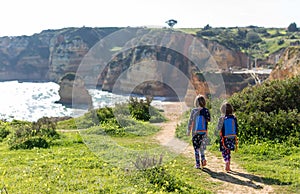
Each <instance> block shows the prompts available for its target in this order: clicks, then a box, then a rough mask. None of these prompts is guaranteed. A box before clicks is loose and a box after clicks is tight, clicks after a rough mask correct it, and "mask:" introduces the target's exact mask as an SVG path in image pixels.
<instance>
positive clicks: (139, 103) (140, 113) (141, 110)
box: [128, 97, 152, 121]
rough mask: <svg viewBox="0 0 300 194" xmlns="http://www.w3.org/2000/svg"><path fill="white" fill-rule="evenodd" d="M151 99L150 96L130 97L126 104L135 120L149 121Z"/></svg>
mask: <svg viewBox="0 0 300 194" xmlns="http://www.w3.org/2000/svg"><path fill="white" fill-rule="evenodd" d="M151 101H152V99H150V98H146V100H144V99H140V100H139V99H138V98H134V97H130V98H129V102H128V104H129V112H130V114H131V116H132V117H133V118H135V119H137V120H142V121H149V120H150V118H151V116H150V111H149V108H150V104H151Z"/></svg>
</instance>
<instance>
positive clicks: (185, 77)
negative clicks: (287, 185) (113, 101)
mask: <svg viewBox="0 0 300 194" xmlns="http://www.w3.org/2000/svg"><path fill="white" fill-rule="evenodd" d="M119 31H123V33H122V34H121V35H120V34H118V32H119ZM100 40H101V41H102V40H105V41H103V42H101V41H100ZM99 44H100V45H101V46H102V47H103V45H107V44H108V46H107V48H108V49H106V50H101V53H97V57H99V56H100V60H99V58H98V59H97V60H98V61H93V62H92V64H89V65H87V66H85V67H84V70H83V71H86V72H84V73H87V74H86V75H83V76H82V77H83V79H84V81H85V83H84V84H85V85H86V86H89V85H92V86H94V85H96V86H97V87H98V88H101V89H103V90H107V91H116V92H119V93H123V92H124V93H137V94H144V95H155V96H165V97H170V98H174V97H175V98H182V97H183V96H185V95H186V94H187V93H188V90H190V89H191V90H194V91H196V92H197V93H204V94H213V95H220V92H219V90H220V88H221V87H224V85H216V86H213V87H211V86H210V87H209V85H210V83H212V82H216V81H215V80H209V79H210V78H212V77H213V76H207V75H208V74H206V73H205V72H215V73H216V74H215V76H214V77H217V78H216V80H217V81H218V80H219V81H222V80H227V81H225V82H226V83H225V85H226V93H227V94H231V93H233V92H235V91H239V90H241V89H242V88H243V87H245V86H246V85H248V84H252V83H253V82H254V81H253V79H252V80H251V76H250V75H243V76H240V77H239V79H237V80H239V81H237V82H232V81H230V80H236V76H237V75H231V74H229V75H226V76H227V77H231V76H232V78H226V79H223V75H224V74H222V72H228V70H229V69H231V68H232V69H242V68H246V67H247V64H248V56H247V55H246V54H244V53H242V52H241V51H235V50H231V49H228V48H227V47H225V46H223V45H220V44H219V43H218V42H216V41H209V40H205V39H202V38H200V37H197V36H193V35H187V34H184V33H182V32H175V31H173V30H170V29H147V28H87V27H82V28H65V29H59V30H45V31H42V32H41V33H38V34H34V35H33V36H20V37H1V38H0V81H6V80H20V81H54V82H57V83H58V82H59V81H60V80H61V78H62V77H63V76H64V75H65V74H66V73H69V72H74V73H76V72H78V69H79V66H80V65H82V61H83V59H84V58H86V55H87V54H88V53H89V52H90V51H91V50H92V48H94V47H95V46H96V47H97V45H98V47H99ZM101 46H100V47H101ZM94 50H96V49H94ZM106 55H107V56H109V57H107V56H106ZM103 56H105V57H103ZM101 57H103V58H101ZM110 57H111V58H110ZM104 58H105V60H107V61H106V63H105V64H104V65H102V67H98V66H101V65H99V64H100V63H101V62H99V61H101V60H102V61H105V60H104ZM101 68H102V69H101ZM99 70H101V71H99ZM83 71H80V72H79V74H80V73H82V72H83ZM197 72H198V73H197ZM217 72H219V73H217ZM199 73H200V74H202V75H204V77H205V79H204V80H202V81H201V79H200V78H199V75H200V74H199ZM203 73H204V74H203ZM205 75H206V76H205ZM95 76H96V81H95ZM220 78H221V79H222V80H220ZM240 78H242V79H240ZM228 80H229V81H228ZM206 82H208V83H206ZM190 84H191V85H190ZM187 88H189V89H187ZM228 88H229V90H228ZM62 93H63V92H62ZM65 99H67V98H65Z"/></svg>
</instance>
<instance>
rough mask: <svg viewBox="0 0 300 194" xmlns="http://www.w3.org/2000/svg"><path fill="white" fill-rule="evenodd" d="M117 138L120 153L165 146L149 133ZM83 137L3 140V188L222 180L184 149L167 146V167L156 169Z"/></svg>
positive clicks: (63, 189) (135, 188) (201, 189)
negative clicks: (41, 143)
mask: <svg viewBox="0 0 300 194" xmlns="http://www.w3.org/2000/svg"><path fill="white" fill-rule="evenodd" d="M113 141H115V142H116V143H117V144H118V145H119V146H117V147H115V148H117V149H115V150H113V151H114V154H116V155H117V154H121V153H122V152H123V151H124V149H120V147H123V148H126V149H127V150H139V149H140V150H149V148H151V149H152V148H153V146H154V147H155V148H156V149H157V150H163V149H162V148H160V147H159V146H158V145H157V144H155V142H152V141H147V139H146V137H141V138H140V139H139V138H137V139H135V138H133V137H126V138H123V139H122V138H120V137H118V138H114V139H113ZM82 142H83V141H82V140H81V136H80V135H79V134H78V133H63V134H62V138H61V139H59V140H56V142H54V144H53V146H52V147H51V148H49V149H32V150H9V149H8V147H7V145H6V144H5V142H2V143H1V144H0V152H1V158H0V190H1V189H3V188H4V187H5V189H6V190H7V191H8V193H147V192H150V193H160V191H162V192H161V193H168V192H167V189H171V190H172V189H174V190H173V193H176V191H179V190H178V189H180V190H181V192H182V193H211V192H209V190H212V191H213V190H214V187H215V186H216V185H218V184H216V183H210V182H209V181H207V180H206V179H207V178H208V175H207V174H205V173H204V172H201V171H199V170H197V169H194V168H193V164H194V161H191V160H190V159H187V158H185V157H182V156H180V155H178V156H173V157H172V155H171V153H170V152H169V153H168V154H169V156H168V157H169V159H167V158H165V157H167V152H165V153H166V154H165V155H164V157H163V160H164V162H163V164H162V165H161V168H162V170H163V172H164V173H162V174H154V175H153V170H136V169H135V168H124V166H118V165H116V164H117V163H114V161H115V158H114V155H113V154H111V151H112V150H111V149H107V150H106V153H105V152H104V151H105V150H102V151H103V153H102V154H107V155H109V154H111V158H103V157H101V154H100V155H99V153H95V152H93V151H92V149H91V148H90V147H89V146H87V145H86V144H84V143H82ZM97 155H98V156H99V157H97ZM142 156H143V157H144V156H145V155H142ZM146 157H149V158H152V156H150V155H148V156H146ZM132 159H133V161H134V158H132ZM154 172H155V171H154ZM149 175H151V176H149ZM199 176H201V181H199V180H200V177H199ZM151 177H152V178H151ZM161 180H162V181H161ZM171 186H172V187H171ZM176 189H177V190H176ZM171 193H172V192H171Z"/></svg>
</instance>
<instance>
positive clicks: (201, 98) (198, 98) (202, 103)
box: [194, 95, 206, 107]
mask: <svg viewBox="0 0 300 194" xmlns="http://www.w3.org/2000/svg"><path fill="white" fill-rule="evenodd" d="M194 106H195V107H199V106H201V107H205V106H206V100H205V98H204V96H203V95H198V96H196V98H195V101H194Z"/></svg>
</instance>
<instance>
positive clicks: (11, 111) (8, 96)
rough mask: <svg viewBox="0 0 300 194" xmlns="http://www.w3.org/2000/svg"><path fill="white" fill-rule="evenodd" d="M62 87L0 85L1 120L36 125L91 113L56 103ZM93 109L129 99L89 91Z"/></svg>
mask: <svg viewBox="0 0 300 194" xmlns="http://www.w3.org/2000/svg"><path fill="white" fill-rule="evenodd" d="M58 90H59V85H58V84H57V83H54V82H43V83H33V82H21V83H20V82H18V81H5V82H0V119H1V120H7V121H11V120H13V119H16V120H24V121H37V120H38V119H39V118H42V117H46V116H47V117H62V116H71V117H77V116H80V115H83V114H84V113H85V112H87V111H88V110H85V109H74V108H72V107H67V106H64V105H62V104H60V103H56V101H58V100H59V99H60V97H59V94H58ZM88 91H89V93H90V95H91V96H92V100H93V107H94V108H100V107H105V106H113V105H114V104H115V103H121V102H125V101H127V100H128V99H129V96H123V95H116V94H112V93H109V92H106V91H102V90H97V89H89V90H88Z"/></svg>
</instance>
